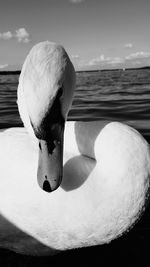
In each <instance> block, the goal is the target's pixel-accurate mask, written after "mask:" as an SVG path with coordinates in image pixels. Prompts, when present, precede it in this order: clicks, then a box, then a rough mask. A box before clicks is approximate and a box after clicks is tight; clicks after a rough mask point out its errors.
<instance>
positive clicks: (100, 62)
mask: <svg viewBox="0 0 150 267" xmlns="http://www.w3.org/2000/svg"><path fill="white" fill-rule="evenodd" d="M149 65H150V52H143V51H140V52H135V53H132V54H130V55H128V56H126V57H107V56H105V55H103V54H102V55H100V56H98V57H97V58H94V59H91V60H90V61H89V62H88V66H90V67H91V68H113V67H115V68H123V67H125V68H130V67H142V66H149Z"/></svg>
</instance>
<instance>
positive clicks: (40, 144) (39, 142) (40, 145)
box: [39, 142, 42, 151]
mask: <svg viewBox="0 0 150 267" xmlns="http://www.w3.org/2000/svg"><path fill="white" fill-rule="evenodd" d="M39 149H40V150H41V151H42V147H41V143H40V142H39Z"/></svg>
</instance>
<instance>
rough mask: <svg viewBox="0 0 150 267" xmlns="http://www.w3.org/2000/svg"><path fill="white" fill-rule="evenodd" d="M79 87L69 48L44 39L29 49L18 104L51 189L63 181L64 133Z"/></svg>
mask: <svg viewBox="0 0 150 267" xmlns="http://www.w3.org/2000/svg"><path fill="white" fill-rule="evenodd" d="M74 89H75V70H74V67H73V64H72V63H71V61H70V59H69V56H68V55H67V53H66V51H65V49H64V48H63V47H62V46H60V45H57V44H55V43H51V42H48V41H46V42H41V43H39V44H37V45H35V46H34V47H33V48H32V49H31V51H30V52H29V54H28V56H27V58H26V60H25V62H24V64H23V67H22V71H21V74H20V78H19V86H18V107H19V112H20V115H21V118H22V120H23V123H24V125H25V126H26V128H27V130H28V131H29V132H31V127H32V131H33V133H34V135H35V136H36V138H37V139H38V143H39V161H38V170H37V179H38V183H39V185H40V187H41V188H42V189H44V190H45V191H47V192H51V191H53V190H55V189H56V188H57V187H58V186H59V185H60V183H61V180H62V173H63V133H64V125H65V121H66V119H67V114H68V111H69V108H70V105H71V103H72V98H73V93H74Z"/></svg>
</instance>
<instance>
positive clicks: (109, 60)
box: [89, 55, 124, 66]
mask: <svg viewBox="0 0 150 267" xmlns="http://www.w3.org/2000/svg"><path fill="white" fill-rule="evenodd" d="M123 62H124V59H122V58H120V57H105V56H104V55H100V56H99V57H97V58H94V59H92V60H90V61H89V65H90V66H93V65H100V66H103V65H106V64H111V65H116V64H120V63H123Z"/></svg>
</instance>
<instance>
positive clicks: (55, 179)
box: [37, 124, 64, 192]
mask: <svg viewBox="0 0 150 267" xmlns="http://www.w3.org/2000/svg"><path fill="white" fill-rule="evenodd" d="M63 136H64V125H62V124H61V125H60V124H57V125H54V127H53V129H52V131H51V132H50V133H49V137H48V138H46V140H39V161H38V172H37V179H38V183H39V185H40V187H41V188H42V189H43V190H44V191H46V192H52V191H54V190H56V189H57V188H58V187H59V185H60V184H61V181H62V174H63Z"/></svg>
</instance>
